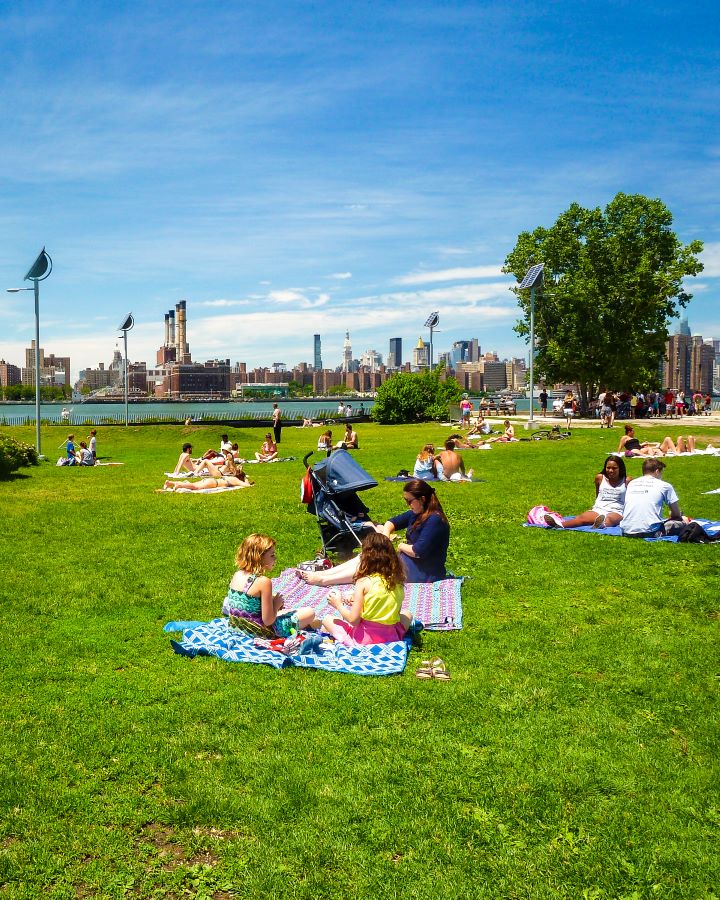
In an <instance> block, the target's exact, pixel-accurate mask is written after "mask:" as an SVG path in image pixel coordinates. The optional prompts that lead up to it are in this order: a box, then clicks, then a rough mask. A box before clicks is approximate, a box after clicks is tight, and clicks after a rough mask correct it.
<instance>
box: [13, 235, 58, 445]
mask: <svg viewBox="0 0 720 900" xmlns="http://www.w3.org/2000/svg"><path fill="white" fill-rule="evenodd" d="M51 272H52V259H51V258H50V255H49V254H48V253H46V251H45V248H44V247H43V248H42V250H41V251H40V253H38V256H37V259H36V260H35V262H34V263H33V264H32V265H31V266H30V268H29V269H28V273H27V275H26V276H25V278H24V279H23V281H32V283H33V286H32V287H31V288H8V289H7V291H8V293H9V294H17V293H19V292H20V291H33V292H34V294H35V449H36V450H37V454H38V457H39V458H40V459H43V455H42V452H41V447H40V282H41V281H45V279H46V278H47V277H48V275H49V274H50V273H51Z"/></svg>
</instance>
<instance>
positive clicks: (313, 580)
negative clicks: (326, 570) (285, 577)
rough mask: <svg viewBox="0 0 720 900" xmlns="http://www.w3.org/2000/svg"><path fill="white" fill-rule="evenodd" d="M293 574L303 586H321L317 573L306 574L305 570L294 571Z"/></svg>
mask: <svg viewBox="0 0 720 900" xmlns="http://www.w3.org/2000/svg"><path fill="white" fill-rule="evenodd" d="M295 574H296V575H297V576H298V578H300V579H301V580H302V581H304V582H305V584H322V581H321V578H320V573H319V572H306V571H305V569H295Z"/></svg>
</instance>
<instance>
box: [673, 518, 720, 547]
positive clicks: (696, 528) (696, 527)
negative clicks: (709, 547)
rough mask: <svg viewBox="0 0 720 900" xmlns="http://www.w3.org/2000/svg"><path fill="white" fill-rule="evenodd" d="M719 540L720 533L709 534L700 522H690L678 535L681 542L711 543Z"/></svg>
mask: <svg viewBox="0 0 720 900" xmlns="http://www.w3.org/2000/svg"><path fill="white" fill-rule="evenodd" d="M717 540H720V534H716V535H710V534H708V533H707V531H705V529H704V528H703V527H702V525H700V524H699V523H698V522H688V524H687V525H685V527H684V528H683V529H682V531H680V533H679V535H678V542H679V543H681V544H711V543H712V542H713V541H717Z"/></svg>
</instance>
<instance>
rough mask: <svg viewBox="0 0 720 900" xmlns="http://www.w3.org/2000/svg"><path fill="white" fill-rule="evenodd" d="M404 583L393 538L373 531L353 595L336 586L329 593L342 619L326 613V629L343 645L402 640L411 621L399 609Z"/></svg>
mask: <svg viewBox="0 0 720 900" xmlns="http://www.w3.org/2000/svg"><path fill="white" fill-rule="evenodd" d="M404 585H405V572H404V570H403V568H402V563H401V562H400V558H399V556H398V554H397V553H396V552H395V548H394V547H393V543H392V541H391V540H390V538H388V537H386V536H385V535H384V534H380V533H379V532H373V533H372V534H370V535H368V537H367V538H365V541H364V542H363V546H362V554H361V556H360V565H359V567H358V570H357V573H356V575H355V588H354V590H353V592H352V595H348V596H347V597H343V596H342V595H341V593H340V591H339V590H337V589H335V590H332V591H331V592H330V594H329V596H328V602H329V603H330V605H331V606H332V607H333V608H334V609H336V610H337V611H338V612H339V613H340V618H337V617H336V616H332V615H328V616H325V618H324V619H323V628H324V629H325V631H327V632H329V633H330V634H331V635H332V636H333V637H334V638H335V640H336V641H340V642H341V643H343V644H350V645H365V644H385V643H388V642H389V641H400V640H402V638H403V637H404V636H405V633H406V632H407V630H408V628H409V626H410V621H411V616H409V615H408V614H407V613H403V612H401V611H400V607H401V606H402V602H403V597H404Z"/></svg>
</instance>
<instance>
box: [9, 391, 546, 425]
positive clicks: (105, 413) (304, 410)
mask: <svg viewBox="0 0 720 900" xmlns="http://www.w3.org/2000/svg"><path fill="white" fill-rule="evenodd" d="M351 403H352V410H353V415H358V414H362V413H361V410H360V407H361V404H362V409H363V411H364V412H365V413H368V412H370V410H371V409H372V408H373V406H374V405H375V401H374V400H362V401H361V400H352V401H351ZM515 403H516V406H517V411H518V412H519V413H527V411H528V409H529V408H530V401H529V400H528V399H526V398H525V399H520V400H516V401H515ZM477 405H478V403H477V400H476V401H475V402H474V406H475V408H476V409H477ZM278 406H279V407H280V409H281V411H282V414H283V421H285V422H289V421H292V420H293V419H303V418H308V419H309V418H314V419H332V418H336V419H337V418H341V416H340V415H339V413H338V401H337V400H332V398H329V397H326V398H325V399H320V400H279V401H278ZM535 406H536V409H538V408H539V407H538V402H537V398H536V400H535ZM272 407H273V401H265V400H253V401H249V402H248V401H245V402H233V401H223V402H215V403H212V402H210V403H207V402H206V403H190V402H189V403H183V402H177V403H176V402H172V403H168V402H165V403H153V402H150V403H130V404H129V405H128V418H129V421H130V422H131V423H138V424H141V423H142V422H147V421H157V422H183V421H185V419H192V420H193V421H195V422H201V421H203V420H207V421H212V422H217V421H234V420H239V419H246V420H253V419H256V420H260V421H267V420H268V419H270V418H271V416H272ZM63 409H66V410H68V412H69V413H70V416H69V418H68V419H65V420H64V419H63V417H62V411H63ZM40 420H41V421H43V422H58V423H60V422H63V421H65V422H66V423H67V424H68V425H90V424H92V425H105V424H112V423H114V422H121V423H124V422H125V404H124V403H65V404H63V403H43V404H41V406H40ZM27 422H33V423H34V422H35V404H34V403H0V425H23V424H26V423H27Z"/></svg>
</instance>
